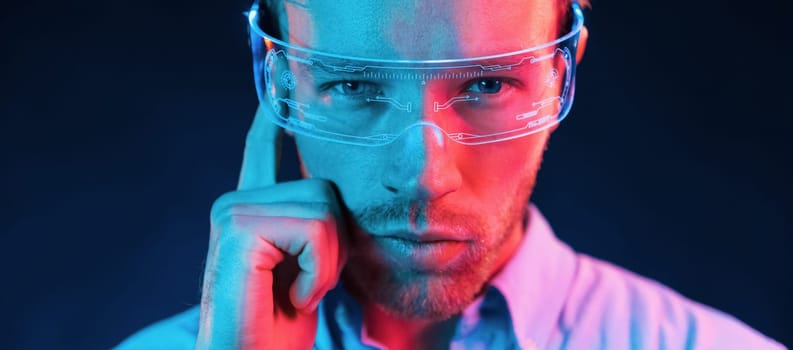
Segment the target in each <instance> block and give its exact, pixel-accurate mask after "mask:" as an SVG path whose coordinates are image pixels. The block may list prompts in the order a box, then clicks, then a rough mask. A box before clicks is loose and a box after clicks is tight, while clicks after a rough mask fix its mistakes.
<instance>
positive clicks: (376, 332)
mask: <svg viewBox="0 0 793 350" xmlns="http://www.w3.org/2000/svg"><path fill="white" fill-rule="evenodd" d="M363 317H364V325H365V327H366V334H367V336H368V337H369V338H371V339H374V340H376V341H377V342H379V343H380V344H382V345H384V346H385V348H386V349H389V350H401V349H417V350H421V349H445V348H448V347H449V344H450V343H451V340H452V337H453V336H454V333H455V331H456V328H457V322H458V321H459V318H460V317H459V316H453V317H451V318H450V319H448V320H443V321H432V320H427V319H400V318H396V317H393V316H392V315H390V314H388V313H387V312H385V311H383V309H382V308H380V307H379V306H377V305H371V304H368V305H364V306H363ZM394 330H398V331H394Z"/></svg>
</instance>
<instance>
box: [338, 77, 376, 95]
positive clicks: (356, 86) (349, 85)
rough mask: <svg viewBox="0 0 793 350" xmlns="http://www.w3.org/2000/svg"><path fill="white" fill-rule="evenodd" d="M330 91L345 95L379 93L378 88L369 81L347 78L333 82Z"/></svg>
mask: <svg viewBox="0 0 793 350" xmlns="http://www.w3.org/2000/svg"><path fill="white" fill-rule="evenodd" d="M330 89H331V91H332V92H334V93H336V94H339V95H342V96H347V97H363V96H376V95H379V94H380V88H379V87H378V86H377V85H375V84H373V83H369V82H365V81H356V80H348V81H341V82H336V83H333V84H332V85H331V87H330Z"/></svg>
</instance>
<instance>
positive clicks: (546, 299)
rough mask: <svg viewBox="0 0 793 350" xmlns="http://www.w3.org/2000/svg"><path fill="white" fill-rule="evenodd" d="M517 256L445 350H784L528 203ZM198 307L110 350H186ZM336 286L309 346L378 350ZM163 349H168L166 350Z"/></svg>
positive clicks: (357, 312)
mask: <svg viewBox="0 0 793 350" xmlns="http://www.w3.org/2000/svg"><path fill="white" fill-rule="evenodd" d="M527 210H528V213H529V219H528V225H527V228H526V232H525V236H524V237H523V240H522V242H521V243H520V246H519V248H518V249H517V251H516V253H515V255H514V256H512V257H511V258H510V260H509V261H508V262H507V264H506V265H505V266H504V267H503V268H502V269H501V271H499V273H498V274H496V275H495V276H494V278H493V279H492V280H491V281H490V285H489V286H488V289H487V291H486V293H485V294H484V295H483V296H482V297H480V298H478V299H477V300H475V301H474V302H473V303H471V305H469V306H468V307H467V308H466V309H465V310H464V311H463V313H462V315H461V317H460V321H459V324H458V326H457V331H456V334H455V336H454V337H453V339H452V344H451V345H450V347H451V348H452V349H515V348H519V349H575V350H579V349H582V350H583V349H609V350H621V349H719V350H721V349H741V350H743V349H784V347H783V346H782V345H780V344H778V343H776V342H774V341H773V340H771V339H769V338H767V337H765V336H764V335H762V334H760V333H759V332H757V331H755V330H753V329H752V328H750V327H748V326H747V325H745V324H743V323H741V322H740V321H739V320H737V319H735V318H733V317H731V316H729V315H727V314H724V313H722V312H719V311H717V310H714V309H712V308H709V307H707V306H704V305H702V304H699V303H696V302H693V301H691V300H688V299H686V298H685V297H683V296H681V295H680V294H678V293H676V292H675V291H673V290H671V289H669V288H667V287H666V286H664V285H662V284H660V283H658V282H655V281H652V280H649V279H646V278H644V277H641V276H638V275H636V274H634V273H631V272H629V271H627V270H624V269H622V268H620V267H617V266H614V265H612V264H609V263H606V262H603V261H600V260H598V259H595V258H592V257H589V256H587V255H583V254H578V253H575V252H574V251H573V250H572V249H571V248H570V247H569V246H567V245H566V244H564V243H563V242H561V241H560V240H558V239H557V238H556V237H555V236H554V234H553V231H552V230H551V227H550V225H548V222H547V221H546V220H545V218H544V217H543V216H542V214H541V213H540V212H539V210H537V208H536V207H535V206H534V205H531V204H530V205H529V206H528V208H527ZM198 317H199V311H198V307H194V308H192V309H190V310H187V311H185V312H183V313H181V314H178V315H176V316H174V317H171V318H169V319H166V320H163V321H160V322H158V323H156V324H154V325H152V326H149V327H147V328H145V329H143V330H142V331H140V332H138V333H137V334H136V335H134V336H132V337H130V338H129V339H127V340H126V341H125V342H123V343H122V344H120V345H119V346H118V347H117V349H119V350H128V349H193V347H194V345H195V339H196V336H197V333H198ZM361 320H362V316H361V310H360V305H359V304H358V303H357V302H356V301H355V300H354V299H353V298H352V297H350V296H349V295H348V294H347V293H346V292H345V291H344V290H343V288H342V287H337V288H336V289H334V290H333V291H331V292H329V293H328V295H326V297H325V298H323V300H322V302H321V303H320V317H319V326H318V329H317V335H316V338H315V348H316V349H355V350H357V349H380V348H382V347H381V346H379V344H377V343H376V342H375V341H373V340H371V339H369V338H368V337H367V335H366V330H365V327H364V326H363V324H362V321H361ZM169 344H170V345H169Z"/></svg>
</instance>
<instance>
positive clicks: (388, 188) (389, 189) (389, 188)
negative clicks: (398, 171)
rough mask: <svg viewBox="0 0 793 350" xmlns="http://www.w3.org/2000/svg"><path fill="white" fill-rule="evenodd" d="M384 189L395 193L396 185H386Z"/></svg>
mask: <svg viewBox="0 0 793 350" xmlns="http://www.w3.org/2000/svg"><path fill="white" fill-rule="evenodd" d="M385 189H386V190H388V191H389V192H391V193H397V189H396V187H393V186H388V185H386V186H385Z"/></svg>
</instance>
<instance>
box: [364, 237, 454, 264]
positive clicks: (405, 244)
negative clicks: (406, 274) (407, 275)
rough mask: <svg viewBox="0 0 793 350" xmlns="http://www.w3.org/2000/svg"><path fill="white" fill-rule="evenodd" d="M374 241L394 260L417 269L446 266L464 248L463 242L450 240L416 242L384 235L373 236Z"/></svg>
mask: <svg viewBox="0 0 793 350" xmlns="http://www.w3.org/2000/svg"><path fill="white" fill-rule="evenodd" d="M375 242H377V245H378V246H379V247H380V249H382V250H383V251H384V253H386V254H387V255H389V256H391V257H392V259H393V260H394V262H396V263H398V264H409V265H411V266H413V267H415V268H419V269H433V268H440V267H444V266H447V265H449V264H450V263H452V262H453V260H454V259H455V258H456V257H458V256H460V255H461V254H462V252H463V251H464V249H465V242H463V241H451V240H449V241H430V242H418V241H412V240H408V239H403V238H397V237H391V236H385V237H377V238H375Z"/></svg>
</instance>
